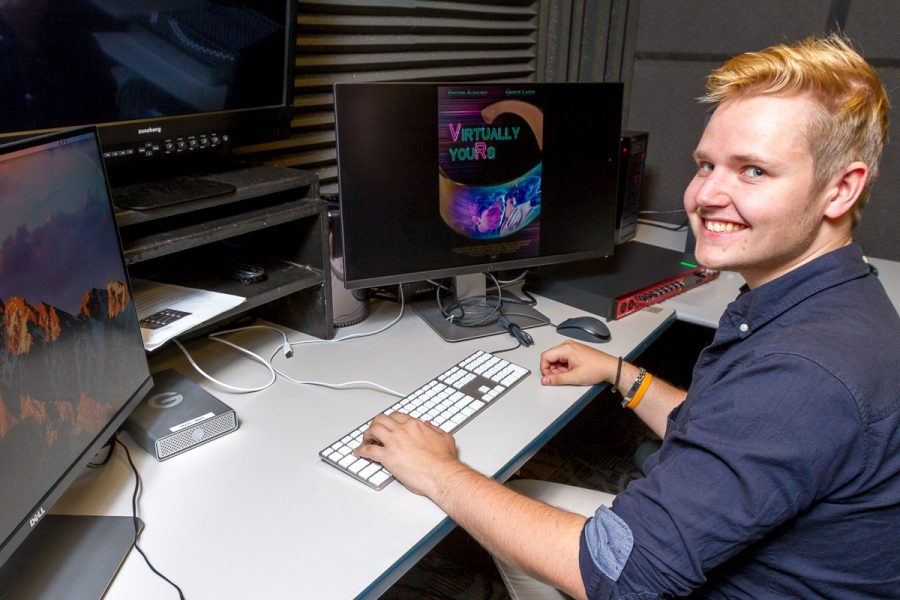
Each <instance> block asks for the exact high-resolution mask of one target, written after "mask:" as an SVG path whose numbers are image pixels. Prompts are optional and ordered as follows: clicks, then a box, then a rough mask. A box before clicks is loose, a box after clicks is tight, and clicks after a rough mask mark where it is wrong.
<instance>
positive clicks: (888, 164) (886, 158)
mask: <svg viewBox="0 0 900 600" xmlns="http://www.w3.org/2000/svg"><path fill="white" fill-rule="evenodd" d="M878 74H879V75H881V80H882V81H883V82H884V87H885V88H887V90H888V94H889V95H890V96H891V102H892V107H891V138H890V139H889V140H888V144H887V147H886V148H885V149H884V155H883V156H882V157H881V174H880V176H879V178H878V180H877V181H876V182H875V184H874V187H873V188H872V196H871V197H870V198H869V204H867V205H866V208H865V209H864V210H863V213H862V221H860V224H859V227H857V228H856V231H855V232H854V236H855V237H856V239H857V240H859V241H860V242H861V243H862V245H863V248H865V250H866V252H867V253H868V254H869V255H871V256H877V257H878V258H887V259H889V260H900V233H898V232H900V202H898V201H897V199H898V197H900V106H898V104H900V68H898V69H879V70H878Z"/></svg>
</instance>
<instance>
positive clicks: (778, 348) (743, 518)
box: [358, 36, 900, 598]
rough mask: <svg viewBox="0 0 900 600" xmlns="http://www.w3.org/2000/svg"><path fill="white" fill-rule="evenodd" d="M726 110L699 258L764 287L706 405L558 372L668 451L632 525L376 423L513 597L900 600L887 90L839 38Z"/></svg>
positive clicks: (700, 385)
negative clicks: (494, 566) (886, 193)
mask: <svg viewBox="0 0 900 600" xmlns="http://www.w3.org/2000/svg"><path fill="white" fill-rule="evenodd" d="M707 91H708V93H707V96H706V97H705V100H706V101H708V102H712V103H715V105H716V106H715V111H714V112H713V114H712V116H711V118H710V120H709V123H708V125H707V127H706V130H705V131H704V133H703V136H702V138H701V140H700V143H699V144H698V146H697V149H696V150H695V152H694V159H695V162H696V164H697V173H696V175H695V176H694V179H693V180H692V182H691V183H690V185H689V186H688V188H687V191H686V192H685V208H686V210H687V213H688V215H689V217H690V221H691V226H692V229H693V231H694V234H695V236H696V238H697V247H696V252H695V253H696V256H697V259H698V261H699V262H701V263H702V264H704V265H706V266H708V267H711V268H714V269H722V270H734V271H737V272H739V273H740V274H741V275H742V276H743V277H744V279H745V280H746V282H747V285H746V286H745V287H744V288H743V289H742V291H741V294H740V296H739V297H738V298H737V299H736V300H735V301H734V302H733V303H732V304H731V305H729V307H728V309H727V310H726V312H725V314H724V315H723V317H722V319H721V321H720V323H719V328H718V330H717V332H716V336H715V339H714V341H713V342H712V344H711V345H710V346H709V347H708V348H707V349H706V350H705V351H704V352H703V354H702V355H701V356H700V358H699V359H698V361H697V365H696V367H695V370H694V377H693V382H692V384H691V387H690V389H689V390H688V391H687V392H684V391H682V390H678V389H675V388H674V387H672V386H670V385H668V384H666V383H664V382H662V381H660V380H658V379H653V378H652V376H651V375H650V374H646V373H645V372H644V371H643V370H639V369H638V368H637V367H636V366H634V365H630V364H628V363H624V364H620V363H619V360H618V359H616V358H615V357H612V356H609V355H607V354H605V353H603V352H600V351H598V350H595V349H593V348H589V347H587V346H584V345H581V344H576V343H574V342H566V343H564V344H561V345H560V346H557V347H555V348H551V349H550V350H547V351H546V352H545V353H544V354H543V355H542V357H541V372H542V374H543V376H542V382H543V383H544V384H545V385H572V384H575V385H589V384H596V383H600V382H610V383H613V384H614V387H615V388H616V389H617V391H618V392H619V393H620V394H622V395H623V396H624V399H625V402H624V404H626V405H627V406H628V407H629V408H632V409H633V410H635V412H636V413H637V414H638V415H639V416H640V417H641V418H642V419H643V420H644V421H645V422H646V423H647V424H648V425H649V426H650V427H651V428H652V429H653V430H654V431H655V432H657V433H658V434H659V435H660V436H661V437H663V445H662V448H661V450H660V451H659V452H658V453H657V454H656V455H654V456H653V457H651V458H650V459H649V460H648V464H647V465H646V466H645V471H647V473H648V474H647V477H646V478H644V479H640V480H637V481H635V482H633V483H632V484H631V485H630V486H629V487H628V488H627V489H626V490H625V491H624V492H622V493H621V494H619V495H618V496H617V497H616V498H615V500H614V501H613V502H612V507H611V508H607V507H606V506H600V507H599V508H597V504H601V503H602V502H603V501H604V499H605V498H604V497H603V495H602V494H599V493H597V492H590V491H581V490H578V488H571V487H569V486H558V485H555V484H541V483H526V484H519V487H520V488H522V489H526V490H527V491H529V492H530V493H532V494H533V495H536V496H538V497H540V498H542V499H544V500H546V501H547V502H550V503H552V504H555V505H561V506H568V507H571V509H572V510H574V511H575V512H568V511H567V510H563V509H561V508H555V507H554V506H551V505H549V504H546V503H543V502H540V501H537V500H534V499H532V498H528V497H526V496H523V495H520V494H518V493H516V492H515V491H513V490H511V489H509V488H507V487H504V486H502V485H500V484H499V483H496V482H494V481H491V480H490V479H488V478H485V477H483V476H482V475H480V474H478V473H475V472H474V471H472V470H471V469H469V468H468V467H466V466H465V465H463V464H462V463H460V462H459V461H458V459H457V457H456V449H455V445H454V443H453V438H452V437H450V436H448V435H444V434H442V433H441V432H440V431H439V430H438V429H437V428H435V427H433V426H431V425H428V424H425V423H422V422H420V421H417V420H415V419H411V418H409V417H406V416H405V415H399V414H393V415H391V416H390V417H379V418H377V419H376V420H375V421H374V422H373V424H372V426H371V428H370V429H369V431H368V432H367V434H366V439H367V440H368V441H369V442H370V443H368V444H365V445H364V446H362V447H360V448H359V449H358V453H359V454H360V455H361V456H365V457H367V458H371V459H374V460H377V461H379V462H381V463H383V464H384V465H385V466H387V468H388V469H389V470H390V471H391V472H392V473H393V474H394V475H395V476H396V477H397V478H398V479H400V481H402V482H403V483H404V484H405V485H406V486H407V487H408V488H409V489H411V490H412V491H414V492H417V493H420V494H425V495H427V496H428V497H429V498H431V499H432V500H434V502H436V503H437V504H438V505H439V506H440V507H441V508H442V509H443V510H444V511H445V512H447V514H448V515H450V516H451V517H452V518H453V519H454V520H455V521H456V522H457V523H459V524H460V525H461V526H462V527H464V528H465V529H466V530H467V531H469V533H470V534H472V536H473V537H475V538H476V539H477V540H479V541H480V542H481V543H482V544H484V545H485V546H486V547H487V549H488V550H489V551H491V552H492V553H493V554H494V555H495V556H496V557H497V558H498V559H499V561H500V563H499V564H500V566H501V571H502V572H503V574H504V577H505V578H506V579H507V583H508V585H512V586H514V587H515V586H517V585H519V584H517V583H516V582H515V581H511V580H515V579H516V578H517V575H516V573H514V572H512V571H511V570H510V566H515V567H518V568H520V569H522V570H523V571H525V572H527V573H530V574H532V575H533V576H534V577H536V578H537V579H540V580H543V581H546V582H549V583H550V584H551V585H552V586H553V587H552V588H551V587H544V588H540V586H538V585H537V584H536V587H535V588H533V590H538V591H537V592H535V593H540V594H544V593H545V592H548V590H550V592H549V593H555V594H557V596H558V593H557V592H555V591H553V588H559V589H561V590H563V591H565V592H566V593H568V594H570V595H572V596H575V597H577V598H584V597H590V598H617V597H634V598H638V597H639V598H654V597H669V596H682V595H688V594H691V593H697V595H698V596H703V597H727V598H735V597H746V598H779V597H781V598H800V597H803V598H807V597H829V598H844V597H890V596H892V595H894V594H896V592H897V590H898V589H900V554H898V553H897V552H896V551H895V550H894V549H893V548H894V547H895V546H896V543H897V540H898V539H900V376H898V371H900V369H898V365H900V318H898V315H897V311H896V309H895V308H894V307H893V306H892V305H891V303H890V301H889V300H888V298H887V296H886V294H885V292H884V289H883V287H882V286H881V284H880V283H879V282H878V280H877V278H876V277H875V275H874V274H873V273H872V272H871V270H870V269H869V267H868V265H867V264H866V262H865V260H864V258H863V255H862V250H861V248H860V247H859V246H858V245H857V244H855V243H853V241H852V229H853V227H854V226H855V225H856V223H857V222H858V220H859V214H860V210H861V208H862V206H863V204H864V203H865V201H866V198H867V196H868V190H869V186H870V185H871V182H872V180H873V179H874V177H875V174H876V170H877V166H878V160H879V157H880V154H881V150H882V147H883V144H884V141H885V138H886V136H887V130H888V123H887V110H888V102H887V97H886V94H885V91H884V88H883V87H882V85H881V83H880V81H879V79H878V77H877V75H876V74H875V73H874V71H873V70H872V69H871V67H870V66H869V65H868V64H867V63H866V62H865V61H864V60H863V59H862V58H861V57H860V56H859V55H858V54H857V53H856V52H854V51H853V50H852V49H851V48H850V46H849V45H848V44H847V43H846V42H845V41H844V40H842V39H841V38H839V37H836V36H832V37H829V38H825V39H810V40H806V41H804V42H801V43H799V44H796V45H792V46H788V45H779V46H774V47H772V48H768V49H766V50H763V51H761V52H758V53H749V54H745V55H741V56H739V57H736V58H734V59H732V60H730V61H728V62H726V63H725V65H724V66H723V67H721V68H720V69H718V70H716V71H714V72H713V73H712V75H711V76H710V79H709V82H708V85H707ZM591 501H593V505H590V506H589V507H588V508H585V503H586V502H587V503H588V504H589V503H590V502H591ZM579 513H582V514H587V515H589V518H585V517H584V516H582V514H579ZM590 515H592V516H590ZM526 587H527V583H526ZM533 590H532V591H533ZM521 592H522V588H517V589H516V591H515V592H514V595H515V596H516V597H524V596H522V595H520V593H521ZM528 593H530V592H528ZM542 597H552V596H542Z"/></svg>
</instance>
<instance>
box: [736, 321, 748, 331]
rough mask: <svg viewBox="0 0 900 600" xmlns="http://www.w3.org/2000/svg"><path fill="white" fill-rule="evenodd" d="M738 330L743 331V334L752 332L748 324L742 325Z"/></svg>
mask: <svg viewBox="0 0 900 600" xmlns="http://www.w3.org/2000/svg"><path fill="white" fill-rule="evenodd" d="M738 329H740V330H741V333H747V332H748V331H750V326H749V325H747V324H746V323H741V326H740V327H738Z"/></svg>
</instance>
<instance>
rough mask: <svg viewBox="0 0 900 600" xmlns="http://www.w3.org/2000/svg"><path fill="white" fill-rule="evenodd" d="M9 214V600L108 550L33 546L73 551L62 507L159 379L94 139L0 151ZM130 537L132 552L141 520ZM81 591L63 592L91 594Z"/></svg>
mask: <svg viewBox="0 0 900 600" xmlns="http://www.w3.org/2000/svg"><path fill="white" fill-rule="evenodd" d="M0 214H2V215H3V218H2V219H0V325H2V327H0V507H2V510H0V565H2V568H0V597H4V598H6V597H9V598H19V597H32V595H31V594H32V593H33V591H34V590H33V587H26V586H31V585H33V583H34V581H35V579H34V578H33V576H34V574H35V569H48V570H49V571H50V573H49V577H48V574H47V573H46V572H45V573H44V574H41V575H37V579H38V580H40V579H44V580H45V581H47V580H49V579H52V574H53V573H52V571H53V569H54V568H55V565H56V564H57V563H54V562H53V560H54V558H60V559H62V560H63V561H64V562H72V561H74V560H75V559H76V558H91V556H93V555H96V556H101V555H103V553H104V552H106V551H107V549H108V547H109V544H107V540H105V539H101V540H95V541H92V542H91V543H90V544H89V547H87V548H85V547H84V545H83V544H82V547H81V548H80V550H79V554H82V555H83V556H81V557H76V556H68V555H66V551H65V550H62V551H61V552H60V551H59V548H55V549H49V548H43V547H39V548H30V546H31V544H32V540H41V539H44V538H50V541H58V542H62V541H63V540H59V539H57V538H59V535H57V531H59V529H57V528H58V527H59V525H60V523H61V521H60V519H62V520H63V521H64V520H65V518H63V517H57V516H56V515H48V512H49V511H50V508H51V507H52V506H53V504H54V502H56V500H58V499H59V497H60V496H61V495H62V494H63V492H65V490H66V488H67V487H69V486H70V484H72V483H73V482H74V481H75V479H76V478H77V477H78V476H79V475H80V474H81V473H82V471H83V469H84V467H85V465H86V464H87V463H88V462H89V461H90V460H91V459H93V458H94V456H95V455H96V454H97V452H98V450H100V449H101V448H102V446H103V445H104V444H106V443H107V442H108V441H109V440H110V438H111V436H112V435H113V434H114V433H115V432H116V430H117V429H118V428H119V426H120V425H121V424H122V422H123V421H124V420H125V418H126V417H127V416H128V415H129V414H130V412H131V411H132V409H133V408H134V407H135V406H136V405H137V403H138V402H139V401H140V400H141V398H142V397H143V396H144V395H145V394H146V392H147V391H148V390H149V389H150V387H151V386H152V380H151V377H150V373H149V370H148V366H147V359H146V354H145V352H144V346H143V343H142V341H141V333H140V326H139V325H138V319H137V310H136V308H135V302H134V299H133V296H132V294H131V288H130V285H129V281H128V276H127V274H126V271H125V263H124V260H123V258H122V248H121V244H120V240H119V237H118V229H117V228H116V222H115V219H114V215H113V209H112V204H111V202H110V196H109V189H108V187H107V183H106V178H105V174H104V168H103V159H102V156H101V153H100V146H99V144H98V141H97V134H96V130H95V129H94V128H80V129H77V130H71V131H66V132H59V133H55V134H50V135H46V136H39V137H36V138H32V139H27V140H22V141H17V142H13V143H11V144H7V145H2V146H0ZM52 519H56V520H55V521H54V522H53V523H48V522H49V521H51V520H52ZM72 519H76V517H72ZM62 530H71V528H69V527H66V526H63V527H62ZM75 530H80V531H88V532H90V531H97V530H98V529H97V528H88V530H83V529H79V528H78V527H76V528H75ZM118 531H119V532H120V533H122V532H124V535H125V539H124V542H123V543H122V544H120V548H122V551H123V552H126V553H127V551H128V549H129V548H130V545H131V541H132V538H133V536H134V529H133V524H132V523H131V520H130V518H129V519H127V520H126V521H125V528H124V530H123V529H122V528H119V529H118ZM46 532H50V533H49V534H47V533H46ZM42 533H44V535H42ZM71 541H73V542H74V543H75V544H76V547H77V545H78V540H71ZM29 548H30V550H29ZM26 550H28V551H27V552H26ZM73 554H74V552H73ZM112 560H116V559H112ZM117 560H118V561H121V560H122V555H121V554H120V555H119V556H118V559H117ZM117 567H118V563H114V564H112V565H111V569H112V570H111V573H112V574H114V573H115V569H116V568H117ZM90 577H91V573H89V572H87V571H84V572H80V570H79V573H78V578H79V579H89V578H90ZM75 584H76V582H75V581H70V582H67V583H66V585H67V586H69V587H67V588H64V589H67V590H69V592H71V593H68V594H65V595H67V596H68V597H72V598H75V597H85V596H79V594H78V593H77V591H76V590H78V588H77V587H74V586H75ZM102 589H103V588H100V592H101V593H102ZM95 597H96V596H95Z"/></svg>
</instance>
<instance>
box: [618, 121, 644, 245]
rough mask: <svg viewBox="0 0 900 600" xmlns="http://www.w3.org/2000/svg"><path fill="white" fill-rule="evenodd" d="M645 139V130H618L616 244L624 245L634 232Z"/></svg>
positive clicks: (642, 175) (642, 174)
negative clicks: (620, 134)
mask: <svg viewBox="0 0 900 600" xmlns="http://www.w3.org/2000/svg"><path fill="white" fill-rule="evenodd" d="M648 138H649V135H648V133H647V132H646V131H628V130H624V131H622V136H621V138H620V143H619V171H618V182H619V183H618V186H616V244H624V243H625V242H627V241H628V240H630V239H632V238H633V237H634V236H635V234H636V233H637V220H638V210H640V204H641V184H642V182H643V179H644V164H645V162H646V159H647V140H648Z"/></svg>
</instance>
